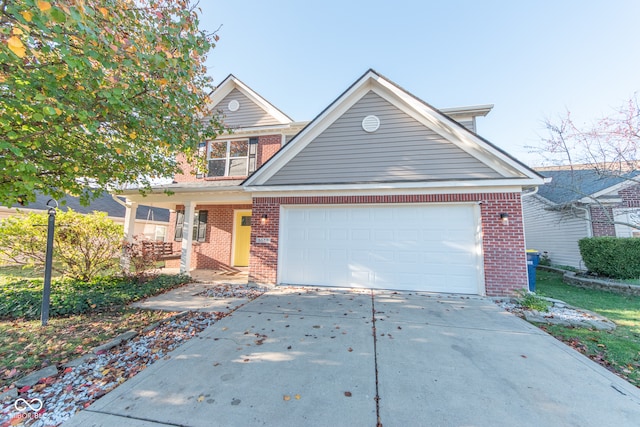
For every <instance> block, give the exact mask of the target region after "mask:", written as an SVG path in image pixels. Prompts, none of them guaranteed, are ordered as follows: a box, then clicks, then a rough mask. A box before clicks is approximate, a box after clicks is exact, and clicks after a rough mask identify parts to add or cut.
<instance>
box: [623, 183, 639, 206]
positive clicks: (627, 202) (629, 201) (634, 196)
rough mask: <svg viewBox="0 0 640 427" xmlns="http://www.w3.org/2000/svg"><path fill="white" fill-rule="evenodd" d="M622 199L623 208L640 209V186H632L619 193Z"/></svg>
mask: <svg viewBox="0 0 640 427" xmlns="http://www.w3.org/2000/svg"><path fill="white" fill-rule="evenodd" d="M618 194H619V195H620V197H622V207H625V208H637V207H640V185H632V186H630V187H627V188H624V189H622V190H620V191H619V192H618Z"/></svg>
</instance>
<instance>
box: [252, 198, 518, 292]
mask: <svg viewBox="0 0 640 427" xmlns="http://www.w3.org/2000/svg"><path fill="white" fill-rule="evenodd" d="M447 202H454V203H459V202H478V203H481V212H482V214H481V215H482V235H483V237H482V250H483V257H484V274H485V290H486V293H487V295H510V294H513V293H514V292H515V291H516V290H517V289H521V288H524V287H526V286H527V268H526V259H525V245H524V230H523V225H522V206H521V201H520V194H518V193H487V194H483V193H480V194H435V195H434V194H422V195H397V196H317V197H257V198H254V199H253V216H254V217H255V218H261V217H262V216H263V215H267V219H266V221H265V223H264V224H263V223H261V222H258V221H256V222H254V225H253V226H252V229H251V259H250V262H249V264H250V271H249V280H250V281H252V282H256V283H271V284H274V283H277V281H278V278H277V267H278V237H279V230H280V206H281V205H283V204H286V205H296V204H299V205H329V204H333V205H335V204H350V205H357V204H363V203H366V204H379V203H382V204H389V203H447ZM503 212H506V213H508V214H509V224H504V223H502V222H501V221H500V213H503ZM258 237H266V238H269V239H270V240H269V243H260V244H257V243H256V238H258Z"/></svg>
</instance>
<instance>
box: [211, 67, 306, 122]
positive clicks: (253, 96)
mask: <svg viewBox="0 0 640 427" xmlns="http://www.w3.org/2000/svg"><path fill="white" fill-rule="evenodd" d="M233 89H238V90H239V91H240V92H242V93H243V94H244V95H245V96H246V97H247V98H249V99H250V100H251V101H253V102H255V103H256V105H258V106H259V107H260V108H262V109H263V110H264V111H266V112H267V113H268V114H270V115H271V116H272V117H274V118H275V119H276V120H278V121H279V122H280V123H282V124H289V123H292V122H293V120H292V119H291V117H289V116H287V115H286V114H284V113H283V112H282V111H280V110H278V109H277V108H276V107H275V106H274V105H273V104H271V103H270V102H269V101H267V100H266V99H265V98H263V97H262V96H260V95H259V94H258V93H257V92H255V91H254V90H253V89H251V88H250V87H249V86H247V85H246V84H244V83H242V82H241V81H240V80H238V78H236V77H235V76H234V75H233V74H231V75H229V76H228V77H227V78H226V79H224V81H223V82H222V83H220V85H219V86H218V87H217V88H216V90H214V91H213V93H212V94H211V95H210V96H209V106H211V107H213V106H215V105H218V104H219V103H220V102H221V101H222V100H223V99H224V98H225V97H226V96H227V95H229V94H230V93H231V92H232V91H233Z"/></svg>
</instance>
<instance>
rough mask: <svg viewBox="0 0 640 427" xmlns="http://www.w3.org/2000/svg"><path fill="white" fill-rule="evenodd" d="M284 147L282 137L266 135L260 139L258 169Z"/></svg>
mask: <svg viewBox="0 0 640 427" xmlns="http://www.w3.org/2000/svg"><path fill="white" fill-rule="evenodd" d="M281 145H282V135H265V136H261V137H258V153H257V159H256V160H257V167H260V166H262V165H263V164H264V163H266V162H267V160H269V159H270V158H271V157H273V155H274V154H276V153H277V152H278V150H279V149H280V146H281Z"/></svg>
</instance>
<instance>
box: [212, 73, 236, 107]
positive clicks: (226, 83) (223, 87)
mask: <svg viewBox="0 0 640 427" xmlns="http://www.w3.org/2000/svg"><path fill="white" fill-rule="evenodd" d="M236 80H237V79H236V78H235V76H234V75H233V74H229V76H227V78H226V79H224V80H223V81H222V83H220V84H219V85H218V87H216V89H215V90H214V91H213V93H211V95H209V102H208V103H209V105H208V106H209V107H213V106H215V105H218V104H219V103H220V101H222V100H223V99H224V97H225V96H227V95H229V94H230V93H231V91H232V90H233V89H235V88H236V85H235V83H234V82H235V81H236Z"/></svg>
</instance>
